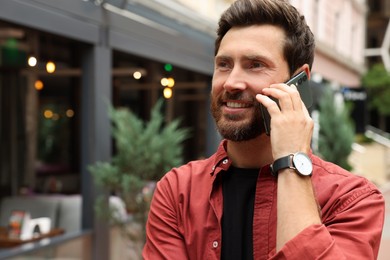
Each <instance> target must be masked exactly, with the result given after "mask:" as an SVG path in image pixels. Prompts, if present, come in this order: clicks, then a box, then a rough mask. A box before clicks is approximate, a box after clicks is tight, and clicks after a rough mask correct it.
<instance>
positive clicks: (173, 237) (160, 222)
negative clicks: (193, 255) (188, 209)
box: [143, 178, 188, 260]
mask: <svg viewBox="0 0 390 260" xmlns="http://www.w3.org/2000/svg"><path fill="white" fill-rule="evenodd" d="M171 186H172V185H170V184H169V181H168V179H167V178H163V179H162V180H161V181H160V182H158V183H157V187H156V190H155V192H154V195H153V199H152V203H151V207H150V211H149V214H148V221H147V224H146V243H145V246H144V249H143V259H145V260H149V259H150V260H159V259H188V256H187V253H186V248H185V244H184V242H183V237H182V235H181V233H180V232H179V228H178V224H177V223H178V220H177V214H176V208H175V206H174V205H177V203H176V202H175V195H174V193H173V192H172V189H171ZM173 186H174V185H173Z"/></svg>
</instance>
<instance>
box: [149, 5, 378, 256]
mask: <svg viewBox="0 0 390 260" xmlns="http://www.w3.org/2000/svg"><path fill="white" fill-rule="evenodd" d="M313 56H314V37H313V35H312V33H311V31H310V29H309V28H308V26H307V25H306V22H305V20H304V18H303V17H302V16H301V15H300V14H299V13H298V12H297V10H296V9H295V8H294V7H292V6H291V5H290V4H289V3H288V1H283V0H238V1H236V2H234V3H233V4H232V6H231V7H230V8H229V9H228V10H227V11H225V13H224V14H223V15H222V17H221V19H220V22H219V28H218V37H217V39H216V50H215V69H214V75H213V82H212V91H211V97H212V105H211V110H212V114H213V117H214V119H215V122H216V124H217V127H218V130H219V132H220V133H221V135H222V136H223V137H224V140H223V141H222V142H221V144H220V146H219V148H218V151H217V152H216V153H215V154H214V155H213V156H211V157H210V158H207V159H205V160H200V161H193V162H190V163H188V164H187V165H184V166H182V167H180V168H177V169H172V170H171V171H170V172H168V173H167V174H166V175H165V176H164V177H163V178H162V179H161V181H160V182H159V183H158V185H157V189H156V191H155V194H154V198H153V201H152V205H151V209H150V213H149V219H148V223H147V240H146V244H145V248H144V251H143V256H144V258H145V259H152V260H155V259H332V260H333V259H354V260H356V259H376V257H377V254H378V249H379V243H380V238H381V232H382V226H383V220H384V201H383V197H382V195H381V194H380V192H379V191H378V190H377V189H376V188H375V186H374V185H372V184H371V183H369V182H368V181H367V180H366V179H364V178H361V177H357V176H354V175H353V174H351V173H349V172H347V171H345V170H343V169H341V168H340V167H338V166H336V165H334V164H331V163H328V162H325V161H323V160H321V159H320V158H318V157H317V156H315V155H313V154H312V153H311V150H310V142H311V137H312V131H313V121H312V119H311V118H310V116H309V113H308V111H307V109H306V107H305V106H304V104H303V102H302V100H301V97H300V95H299V92H298V91H297V89H296V87H295V86H287V85H286V84H283V83H280V82H286V81H287V80H288V79H289V78H291V77H292V76H294V75H296V74H298V73H299V72H301V71H306V73H307V74H308V75H310V69H311V66H312V62H313ZM270 97H272V98H273V99H271V98H270ZM274 99H277V100H278V101H279V106H278V105H277V103H276V102H275V101H274ZM261 104H262V105H263V106H264V107H265V108H266V109H267V110H268V112H269V114H270V116H271V132H270V135H269V136H268V135H266V134H265V132H264V127H263V123H262V122H263V121H262V114H261V109H260V106H261Z"/></svg>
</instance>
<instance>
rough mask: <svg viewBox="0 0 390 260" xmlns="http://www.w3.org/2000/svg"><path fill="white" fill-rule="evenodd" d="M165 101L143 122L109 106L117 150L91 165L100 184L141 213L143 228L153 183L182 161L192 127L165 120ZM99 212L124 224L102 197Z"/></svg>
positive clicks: (129, 207)
mask: <svg viewBox="0 0 390 260" xmlns="http://www.w3.org/2000/svg"><path fill="white" fill-rule="evenodd" d="M162 105H163V100H161V99H160V100H159V101H158V102H157V103H156V105H155V106H154V107H153V108H152V111H151V117H150V120H149V121H147V122H144V121H143V120H141V119H140V118H138V117H137V116H136V115H135V114H134V113H133V112H132V111H130V110H129V109H127V108H113V107H110V108H109V117H110V119H111V121H112V136H113V138H114V142H115V148H116V152H115V155H114V156H113V157H112V159H111V161H110V162H96V163H95V164H93V165H90V166H89V171H90V172H91V174H92V175H93V177H94V179H95V181H96V183H97V185H99V186H101V187H103V188H104V189H105V190H106V191H107V192H108V193H110V194H115V195H116V196H118V197H119V198H120V199H121V200H122V201H123V202H124V205H125V207H126V210H127V211H128V213H131V214H132V215H133V216H138V218H137V219H138V220H140V221H141V223H142V227H144V226H145V225H144V224H145V220H146V214H147V211H148V209H149V203H150V200H151V197H152V193H153V190H154V185H153V184H154V183H155V182H156V181H157V180H159V179H160V178H161V177H162V176H163V175H164V174H165V173H166V172H167V171H169V170H170V169H171V168H172V167H175V166H178V165H180V164H182V162H183V158H182V157H183V156H182V155H183V141H184V140H185V139H187V138H188V136H189V129H186V128H180V127H179V124H180V120H179V119H176V120H173V121H172V122H169V123H165V122H164V116H163V114H162V113H161V108H162ZM95 208H96V210H97V211H98V214H99V215H100V216H103V217H108V218H109V219H110V220H111V221H112V222H114V223H117V224H118V223H119V224H121V223H120V222H121V219H118V218H116V217H115V216H116V214H117V212H115V209H112V208H109V209H108V210H107V209H106V208H105V207H103V206H102V204H101V200H98V201H97V204H96V205H95Z"/></svg>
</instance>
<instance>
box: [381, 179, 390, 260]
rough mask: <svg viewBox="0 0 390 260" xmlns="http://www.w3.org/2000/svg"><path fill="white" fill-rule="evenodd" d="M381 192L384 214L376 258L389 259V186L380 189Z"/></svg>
mask: <svg viewBox="0 0 390 260" xmlns="http://www.w3.org/2000/svg"><path fill="white" fill-rule="evenodd" d="M382 194H383V196H384V197H385V203H386V215H385V225H384V227H383V233H382V241H381V246H380V249H379V255H378V260H388V259H390V186H388V187H386V188H384V189H382Z"/></svg>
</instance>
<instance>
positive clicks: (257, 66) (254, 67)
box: [250, 61, 264, 69]
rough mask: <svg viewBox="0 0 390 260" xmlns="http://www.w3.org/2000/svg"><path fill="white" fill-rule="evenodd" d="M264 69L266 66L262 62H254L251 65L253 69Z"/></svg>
mask: <svg viewBox="0 0 390 260" xmlns="http://www.w3.org/2000/svg"><path fill="white" fill-rule="evenodd" d="M262 67H264V65H263V63H261V62H260V61H253V62H251V64H250V68H251V69H258V68H262Z"/></svg>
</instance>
